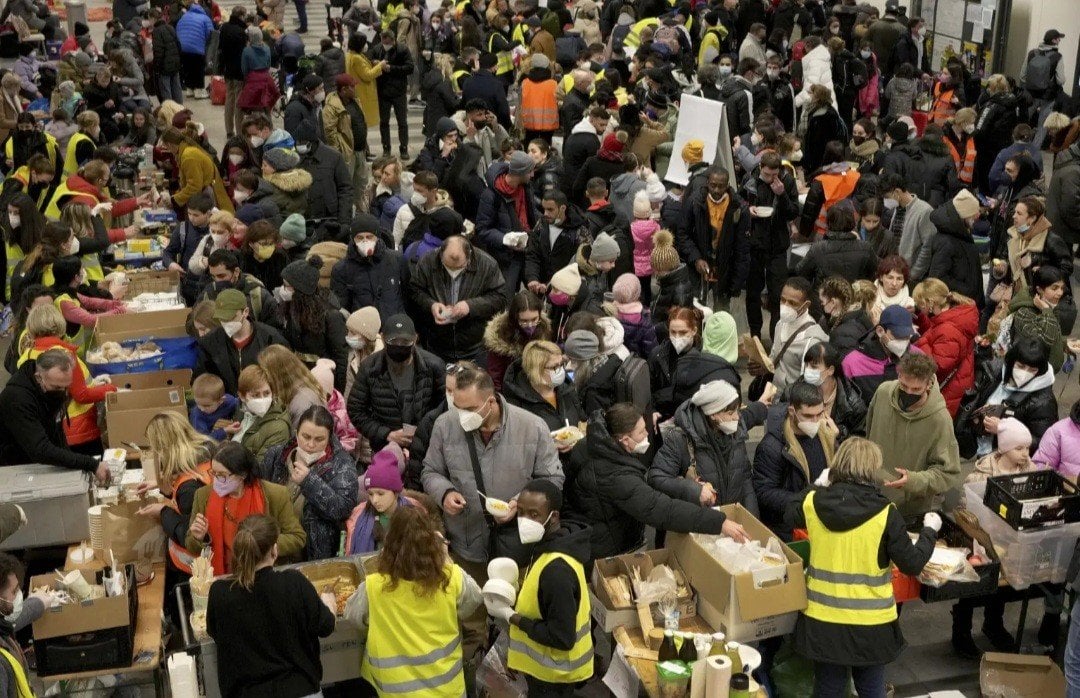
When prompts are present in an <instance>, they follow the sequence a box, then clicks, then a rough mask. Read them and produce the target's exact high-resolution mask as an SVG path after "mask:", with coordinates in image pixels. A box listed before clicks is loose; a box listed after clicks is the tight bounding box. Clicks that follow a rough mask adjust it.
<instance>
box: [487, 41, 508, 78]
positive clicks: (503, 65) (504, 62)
mask: <svg viewBox="0 0 1080 698" xmlns="http://www.w3.org/2000/svg"><path fill="white" fill-rule="evenodd" d="M496 36H502V34H496V33H494V32H492V34H491V36H489V37H488V51H489V52H491V53H495V48H494V46H495V37H496ZM503 38H504V39H505V38H506V37H503ZM495 58H496V59H497V62H496V63H495V74H496V75H505V74H506V73H509V72H512V71H513V70H514V56H513V54H511V53H510V52H509V51H499V52H498V53H495Z"/></svg>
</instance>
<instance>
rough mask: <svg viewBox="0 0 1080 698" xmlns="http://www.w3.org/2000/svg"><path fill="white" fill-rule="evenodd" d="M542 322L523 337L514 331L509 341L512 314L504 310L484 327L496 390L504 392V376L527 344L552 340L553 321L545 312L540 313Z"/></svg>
mask: <svg viewBox="0 0 1080 698" xmlns="http://www.w3.org/2000/svg"><path fill="white" fill-rule="evenodd" d="M539 322H540V324H539V325H537V326H536V331H535V332H533V334H532V335H531V336H528V337H522V336H521V334H520V332H518V331H514V333H513V334H514V340H513V341H507V340H506V338H505V334H506V332H507V329H508V328H507V325H509V324H510V314H509V312H508V311H506V310H504V311H502V312H500V313H498V314H497V315H495V317H493V318H491V322H489V323H488V324H487V327H485V328H484V349H486V350H487V372H488V375H489V376H491V381H492V382H493V383H494V384H495V392H502V384H503V377H504V376H505V374H506V370H507V369H508V368H509V367H510V364H512V363H514V362H515V361H516V360H518V359H520V358H521V353H522V352H523V351H524V350H525V345H526V344H528V343H529V342H531V341H533V340H538V339H546V340H549V341H550V340H551V336H552V335H551V321H550V320H548V318H547V316H546V315H544V314H543V313H541V314H540V321H539Z"/></svg>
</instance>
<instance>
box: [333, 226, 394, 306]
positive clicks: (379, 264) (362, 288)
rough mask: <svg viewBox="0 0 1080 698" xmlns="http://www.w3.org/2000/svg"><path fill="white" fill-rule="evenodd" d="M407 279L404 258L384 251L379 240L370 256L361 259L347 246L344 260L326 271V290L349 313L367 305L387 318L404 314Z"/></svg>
mask: <svg viewBox="0 0 1080 698" xmlns="http://www.w3.org/2000/svg"><path fill="white" fill-rule="evenodd" d="M408 278H409V267H408V264H407V263H406V261H405V258H404V257H403V256H402V255H401V253H400V252H398V251H397V250H391V249H387V247H386V244H385V243H384V242H383V241H382V240H379V241H378V242H377V243H376V244H375V252H374V254H373V255H372V256H370V257H364V256H362V255H361V254H360V250H359V249H358V248H357V247H356V245H355V244H350V245H349V251H348V253H347V254H346V255H345V259H343V260H341V261H340V262H338V263H337V264H335V265H334V269H333V270H332V271H331V272H330V290H331V291H333V292H334V295H335V296H337V298H338V301H340V302H341V307H342V308H343V309H344V310H346V311H348V312H350V313H352V312H355V311H356V310H359V309H360V308H364V307H367V306H369V305H371V306H375V307H376V308H377V309H378V310H379V317H384V318H388V317H391V316H393V315H397V314H398V313H404V312H405V296H404V294H405V291H404V288H403V287H404V285H405V283H406V282H407V281H408Z"/></svg>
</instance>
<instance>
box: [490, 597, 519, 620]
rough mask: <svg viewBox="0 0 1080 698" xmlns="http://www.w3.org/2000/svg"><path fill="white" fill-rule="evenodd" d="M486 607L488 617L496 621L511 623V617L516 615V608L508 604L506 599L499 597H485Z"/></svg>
mask: <svg viewBox="0 0 1080 698" xmlns="http://www.w3.org/2000/svg"><path fill="white" fill-rule="evenodd" d="M484 606H486V607H487V612H488V615H489V616H491V617H492V618H495V619H496V620H504V621H506V622H507V623H509V622H510V616H512V615H514V607H513V606H511V605H510V604H509V603H507V601H506V599H501V598H499V597H497V596H485V597H484Z"/></svg>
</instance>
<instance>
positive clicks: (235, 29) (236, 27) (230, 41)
mask: <svg viewBox="0 0 1080 698" xmlns="http://www.w3.org/2000/svg"><path fill="white" fill-rule="evenodd" d="M246 30H247V25H246V24H245V23H244V22H240V21H236V20H233V19H232V18H230V19H229V21H227V22H223V23H222V25H221V35H220V36H219V37H218V70H219V71H221V75H222V76H223V77H224V78H225V79H226V80H243V79H244V72H243V71H242V70H241V69H240V59H241V58H242V57H243V55H244V47H246V46H247V31H246ZM154 52H155V55H156V53H157V37H155V38H154ZM155 62H156V59H155ZM155 67H156V66H155Z"/></svg>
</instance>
